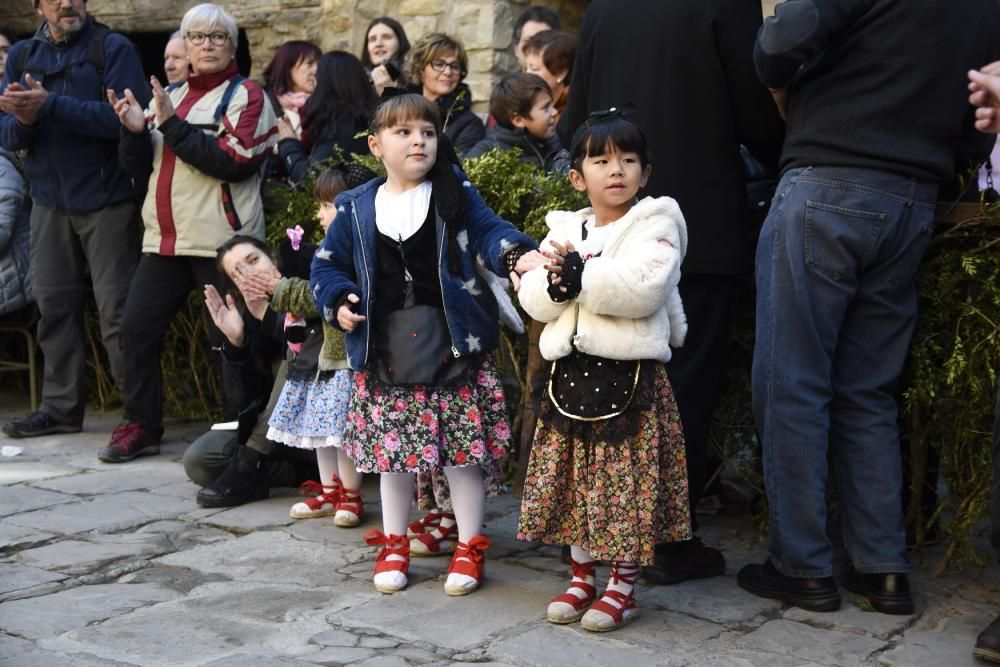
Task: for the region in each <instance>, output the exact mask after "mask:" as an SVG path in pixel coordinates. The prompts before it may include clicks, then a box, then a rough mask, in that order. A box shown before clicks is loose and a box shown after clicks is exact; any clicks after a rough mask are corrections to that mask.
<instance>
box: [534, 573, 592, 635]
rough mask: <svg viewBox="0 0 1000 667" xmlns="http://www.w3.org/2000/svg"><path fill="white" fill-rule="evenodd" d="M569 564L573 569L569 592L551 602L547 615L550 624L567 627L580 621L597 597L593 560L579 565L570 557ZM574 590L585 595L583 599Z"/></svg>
mask: <svg viewBox="0 0 1000 667" xmlns="http://www.w3.org/2000/svg"><path fill="white" fill-rule="evenodd" d="M569 563H570V565H571V566H572V568H573V580H572V581H571V582H570V584H569V590H567V591H566V592H565V593H563V594H562V595H557V596H555V597H554V598H552V601H551V602H549V608H548V609H547V610H546V613H545V615H546V617H547V618H548V619H549V623H558V624H559V625H565V624H567V623H575V622H577V621H579V620H580V618H581V617H582V616H583V614H584V613H585V612H586V611H587V608H588V607H589V606H590V605H591V603H592V602H593V601H594V598H595V597H597V588H595V587H594V583H593V582H594V577H595V567H594V566H595V565H596V563H595V562H594V561H592V560H591V561H587V562H586V563H578V562H576V561H575V560H573V558H572V557H570V559H569ZM574 590H578V591H580V592H581V593H583V597H581V596H580V595H578V594H577V593H574V592H573V591H574Z"/></svg>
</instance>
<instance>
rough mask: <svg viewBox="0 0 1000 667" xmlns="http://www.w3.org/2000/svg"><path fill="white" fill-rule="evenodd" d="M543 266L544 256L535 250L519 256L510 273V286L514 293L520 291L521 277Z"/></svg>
mask: <svg viewBox="0 0 1000 667" xmlns="http://www.w3.org/2000/svg"><path fill="white" fill-rule="evenodd" d="M544 264H545V255H543V254H542V253H540V252H538V251H537V250H532V251H530V252H526V253H524V254H523V255H521V256H520V257H519V258H518V260H517V264H515V265H514V270H513V271H511V273H510V284H511V285H512V286H513V287H514V291H515V292H517V291H518V290H520V289H521V276H522V275H524V274H525V273H527V272H528V271H531V270H532V269H537V268H538V267H539V266H543V265H544Z"/></svg>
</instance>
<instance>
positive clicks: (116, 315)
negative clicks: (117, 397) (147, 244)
mask: <svg viewBox="0 0 1000 667" xmlns="http://www.w3.org/2000/svg"><path fill="white" fill-rule="evenodd" d="M138 260H139V216H138V211H137V209H136V205H135V204H134V203H132V202H125V203H122V204H116V205H114V206H109V207H108V208H105V209H101V210H100V211H96V212H94V213H89V214H86V215H70V214H67V213H61V212H59V211H56V210H53V209H50V208H46V207H44V206H39V205H38V204H35V206H34V207H32V209H31V279H32V290H33V291H34V295H35V300H36V301H37V303H38V311H39V313H40V315H41V318H40V319H39V321H38V345H39V347H40V348H41V349H42V354H43V355H44V356H45V368H44V372H43V375H42V405H41V410H42V411H43V412H45V413H47V414H49V415H51V416H52V417H53V418H55V419H57V420H58V421H62V422H66V423H71V424H79V423H80V422H82V421H83V411H84V402H85V400H86V362H87V336H86V332H85V330H84V323H83V311H84V304H85V303H86V301H87V300H86V289H87V276H88V268H89V276H90V284H91V285H92V286H93V291H94V300H95V301H96V302H97V314H98V319H99V321H100V328H101V342H102V343H103V345H104V349H105V350H106V351H107V353H108V360H109V362H110V365H111V376H112V377H113V378H114V380H115V382H116V383H117V384H118V386H119V387H121V383H122V376H123V364H122V353H121V349H120V348H119V344H118V330H119V323H120V321H121V314H122V309H123V308H124V306H125V297H126V296H128V289H129V284H130V283H131V280H132V274H133V272H134V271H135V267H136V264H137V262H138Z"/></svg>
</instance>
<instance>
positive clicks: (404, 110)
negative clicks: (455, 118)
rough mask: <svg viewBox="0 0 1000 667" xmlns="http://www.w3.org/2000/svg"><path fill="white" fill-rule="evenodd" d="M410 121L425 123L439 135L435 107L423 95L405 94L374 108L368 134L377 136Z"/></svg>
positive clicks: (439, 130) (439, 118) (438, 117)
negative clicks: (383, 131)
mask: <svg viewBox="0 0 1000 667" xmlns="http://www.w3.org/2000/svg"><path fill="white" fill-rule="evenodd" d="M411 120H423V121H427V122H428V123H430V124H431V125H433V126H434V129H435V130H436V131H437V133H438V134H441V113H440V112H439V111H438V108H437V105H435V104H434V103H433V102H431V101H429V100H427V98H425V97H424V96H423V95H417V94H406V95H395V96H393V97H390V98H387V99H386V100H384V101H383V102H381V103H380V104H379V105H378V107H376V108H375V114H374V115H373V116H372V122H371V126H370V127H369V128H368V132H369V134H378V133H379V132H380V131H382V130H384V129H385V128H387V127H393V126H394V125H400V124H401V123H405V122H407V121H411Z"/></svg>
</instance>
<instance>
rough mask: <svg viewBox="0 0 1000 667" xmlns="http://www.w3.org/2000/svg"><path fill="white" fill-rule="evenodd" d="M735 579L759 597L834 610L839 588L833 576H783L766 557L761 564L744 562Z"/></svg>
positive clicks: (812, 607) (837, 603)
mask: <svg viewBox="0 0 1000 667" xmlns="http://www.w3.org/2000/svg"><path fill="white" fill-rule="evenodd" d="M736 583H737V584H739V585H740V588H742V589H743V590H745V591H749V592H751V593H753V594H754V595H757V596H759V597H762V598H776V599H778V600H782V601H784V602H787V603H788V604H792V605H795V606H796V607H801V608H802V609H808V610H809V611H836V610H837V609H839V608H840V591H838V590H837V582H835V581H834V580H833V577H816V578H799V577H786V576H785V575H783V574H781V573H780V572H778V570H777V569H776V568H775V567H774V565H773V564H772V563H771V559H770V558H768V559H767V561H766V562H765V563H764V564H763V565H757V564H756V563H755V564H752V565H745V566H743V569H741V570H740V571H739V573H738V574H737V575H736Z"/></svg>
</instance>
